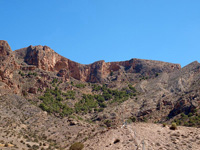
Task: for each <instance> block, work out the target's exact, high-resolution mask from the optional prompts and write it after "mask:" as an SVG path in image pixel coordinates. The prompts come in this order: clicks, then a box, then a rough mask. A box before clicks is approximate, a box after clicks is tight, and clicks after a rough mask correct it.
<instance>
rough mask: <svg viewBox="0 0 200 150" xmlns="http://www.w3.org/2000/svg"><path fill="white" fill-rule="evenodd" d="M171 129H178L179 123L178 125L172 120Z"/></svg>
mask: <svg viewBox="0 0 200 150" xmlns="http://www.w3.org/2000/svg"><path fill="white" fill-rule="evenodd" d="M170 129H171V130H176V129H177V125H176V123H175V122H172V124H171V127H170Z"/></svg>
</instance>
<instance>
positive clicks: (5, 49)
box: [0, 40, 19, 92]
mask: <svg viewBox="0 0 200 150" xmlns="http://www.w3.org/2000/svg"><path fill="white" fill-rule="evenodd" d="M16 69H19V65H18V64H17V62H16V60H15V57H14V55H13V51H12V50H11V48H10V46H9V44H8V43H7V42H6V41H3V40H0V81H1V82H4V83H6V85H7V86H6V87H4V88H12V89H14V91H15V92H16V89H17V86H16V85H15V83H14V81H13V72H14V71H15V70H16Z"/></svg>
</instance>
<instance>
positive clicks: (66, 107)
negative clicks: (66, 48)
mask: <svg viewBox="0 0 200 150" xmlns="http://www.w3.org/2000/svg"><path fill="white" fill-rule="evenodd" d="M199 87H200V63H198V62H197V61H194V62H192V63H190V64H188V65H187V66H185V67H183V68H181V66H180V65H179V64H173V63H167V62H161V61H154V60H143V59H135V58H133V59H131V60H127V61H119V62H105V61H97V62H94V63H92V64H88V65H83V64H79V63H77V62H74V61H72V60H70V59H68V58H65V57H63V56H61V55H59V54H57V53H56V52H55V51H54V50H52V49H51V48H50V47H48V46H41V45H39V46H28V47H25V48H22V49H18V50H15V51H12V50H11V47H10V46H9V44H8V43H7V41H4V40H1V41H0V149H5V150H6V149H11V150H12V149H13V150H14V149H19V150H37V149H40V150H55V149H58V150H64V149H66V150H68V149H70V150H79V149H80V150H81V149H82V148H83V147H84V148H83V149H84V150H117V149H119V150H132V149H134V150H136V149H138V150H139V149H141V150H142V149H145V150H175V149H177V150H200V128H199V127H200V88H199ZM172 124H173V125H175V126H176V127H177V129H176V130H172V129H170V127H171V126H172ZM74 143H75V144H74ZM73 146H74V147H75V148H73Z"/></svg>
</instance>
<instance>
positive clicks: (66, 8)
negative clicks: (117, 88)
mask: <svg viewBox="0 0 200 150" xmlns="http://www.w3.org/2000/svg"><path fill="white" fill-rule="evenodd" d="M0 6H1V9H0V14H1V18H0V19H1V22H0V30H1V32H0V39H2V40H7V41H8V43H9V44H10V46H11V48H12V50H16V49H19V48H23V47H27V46H29V45H47V46H49V47H51V48H52V49H53V50H55V51H56V52H57V53H59V54H61V55H63V56H65V57H67V58H69V59H71V60H74V61H76V62H79V63H82V64H90V63H93V62H95V61H98V60H105V61H106V62H110V61H124V60H129V59H131V58H141V59H151V60H160V61H166V62H172V63H180V64H181V66H185V65H187V64H189V63H190V62H192V61H195V60H197V61H200V57H199V56H200V1H199V0H192V1H189V0H59V1H58V0H0Z"/></svg>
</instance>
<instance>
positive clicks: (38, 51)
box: [15, 46, 181, 83]
mask: <svg viewBox="0 0 200 150" xmlns="http://www.w3.org/2000/svg"><path fill="white" fill-rule="evenodd" d="M22 57H23V59H24V62H25V63H27V64H28V65H34V66H36V67H37V68H39V69H42V70H46V71H53V72H56V73H57V74H58V76H60V77H63V78H64V79H65V80H68V79H69V78H70V77H73V78H75V79H77V80H81V81H86V82H101V83H103V82H108V81H109V80H108V78H109V76H110V74H111V72H112V73H113V72H115V74H117V75H118V76H117V77H116V79H121V76H122V77H123V76H127V74H130V73H131V74H137V75H141V76H148V77H154V76H155V74H156V73H161V72H172V71H174V70H178V69H180V68H181V66H180V65H179V64H172V63H165V62H160V61H151V60H142V59H131V60H129V61H121V62H108V63H106V62H105V61H103V60H102V61H97V62H94V63H92V64H89V65H82V64H79V63H77V62H74V61H71V60H69V59H67V58H65V57H62V56H60V55H59V54H57V53H56V52H54V51H53V50H52V49H51V48H49V47H47V46H29V47H27V48H23V49H20V50H17V51H15V58H22ZM130 78H132V79H131V80H134V76H132V77H131V76H130ZM124 80H126V79H123V81H124Z"/></svg>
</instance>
